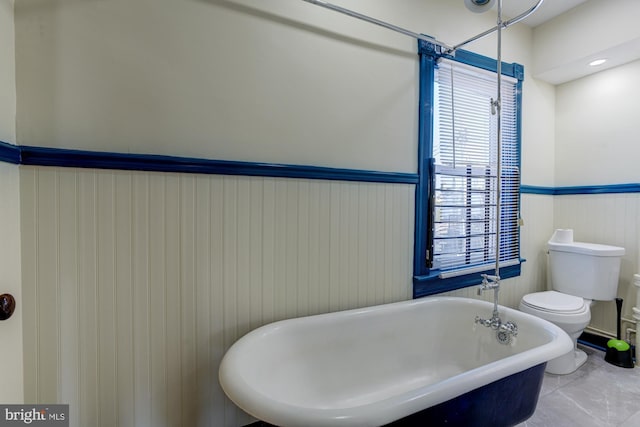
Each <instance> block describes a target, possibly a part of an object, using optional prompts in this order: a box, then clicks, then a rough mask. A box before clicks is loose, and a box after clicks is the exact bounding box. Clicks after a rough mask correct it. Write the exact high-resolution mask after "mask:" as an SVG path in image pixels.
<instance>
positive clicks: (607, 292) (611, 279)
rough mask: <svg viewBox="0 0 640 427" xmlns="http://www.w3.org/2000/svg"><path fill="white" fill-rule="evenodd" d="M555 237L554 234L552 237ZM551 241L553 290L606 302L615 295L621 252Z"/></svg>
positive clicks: (555, 240) (603, 246)
mask: <svg viewBox="0 0 640 427" xmlns="http://www.w3.org/2000/svg"><path fill="white" fill-rule="evenodd" d="M555 236H556V234H554V237H555ZM572 237H573V236H572V235H571V241H567V240H568V239H566V238H565V239H554V238H552V239H551V240H550V241H549V243H548V244H549V269H550V272H551V286H552V288H553V289H554V290H556V291H558V292H562V293H566V294H570V295H575V296H579V297H582V298H587V299H592V300H600V301H609V300H612V299H614V298H615V297H616V296H617V295H616V294H617V291H618V278H619V276H620V259H621V257H622V256H623V255H624V252H625V251H624V248H621V247H618V246H609V245H600V244H596V243H583V242H574V241H572V240H573V239H572Z"/></svg>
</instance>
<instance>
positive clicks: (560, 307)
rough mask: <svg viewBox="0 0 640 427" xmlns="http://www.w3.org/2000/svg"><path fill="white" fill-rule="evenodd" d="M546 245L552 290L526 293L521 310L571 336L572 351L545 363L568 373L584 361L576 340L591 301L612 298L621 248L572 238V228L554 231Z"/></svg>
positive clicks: (550, 368) (587, 318)
mask: <svg viewBox="0 0 640 427" xmlns="http://www.w3.org/2000/svg"><path fill="white" fill-rule="evenodd" d="M548 244H549V270H550V273H551V274H550V280H551V289H553V290H552V291H546V292H536V293H533V294H527V295H525V296H524V297H522V301H520V311H523V312H525V313H529V314H532V315H534V316H537V317H540V318H543V319H545V320H548V321H549V322H551V323H554V324H556V325H557V326H559V327H560V328H562V329H563V330H564V331H565V332H567V334H569V336H570V337H571V339H573V343H574V350H573V351H571V352H569V353H567V354H566V355H564V356H560V357H558V358H556V359H553V360H550V361H549V362H547V368H546V372H549V373H552V374H570V373H571V372H574V371H575V370H576V369H578V368H579V367H580V366H582V364H583V363H584V362H585V361H586V360H587V355H586V354H585V352H584V351H582V350H580V349H578V348H576V343H577V340H578V337H579V336H580V334H582V331H583V330H584V328H586V327H587V325H588V324H589V322H590V321H591V308H590V307H591V305H592V304H593V303H594V301H597V300H599V301H610V300H613V299H615V297H616V293H617V291H618V277H619V275H620V258H621V257H622V256H623V255H624V248H620V247H617V246H608V245H599V244H595V243H582V242H574V241H573V230H556V231H555V233H554V234H553V236H552V237H551V239H550V240H549V242H548Z"/></svg>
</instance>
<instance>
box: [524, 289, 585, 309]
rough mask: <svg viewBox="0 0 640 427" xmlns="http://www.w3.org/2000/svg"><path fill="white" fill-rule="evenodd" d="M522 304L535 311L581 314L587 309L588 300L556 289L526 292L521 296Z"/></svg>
mask: <svg viewBox="0 0 640 427" xmlns="http://www.w3.org/2000/svg"><path fill="white" fill-rule="evenodd" d="M522 304H523V305H526V306H528V307H530V308H532V309H534V310H537V311H542V312H546V313H555V314H564V315H571V314H583V313H585V312H586V311H589V302H588V301H585V300H584V299H583V298H580V297H576V296H573V295H567V294H563V293H561V292H557V291H545V292H535V293H532V294H527V295H525V296H524V297H522Z"/></svg>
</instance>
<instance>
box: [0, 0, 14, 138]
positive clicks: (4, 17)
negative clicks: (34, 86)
mask: <svg viewBox="0 0 640 427" xmlns="http://www.w3.org/2000/svg"><path fill="white" fill-rule="evenodd" d="M13 7H14V0H0V58H2V61H0V99H1V100H2V102H0V141H2V142H8V143H9V144H15V142H16V74H15V70H16V63H15V57H16V55H15V36H14V26H13Z"/></svg>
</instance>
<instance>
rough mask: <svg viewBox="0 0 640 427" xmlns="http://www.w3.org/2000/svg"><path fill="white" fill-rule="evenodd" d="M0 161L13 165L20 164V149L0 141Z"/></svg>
mask: <svg viewBox="0 0 640 427" xmlns="http://www.w3.org/2000/svg"><path fill="white" fill-rule="evenodd" d="M0 161H1V162H5V163H13V164H14V165H17V164H20V148H19V147H17V146H15V145H12V144H7V143H6V142H2V141H0Z"/></svg>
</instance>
